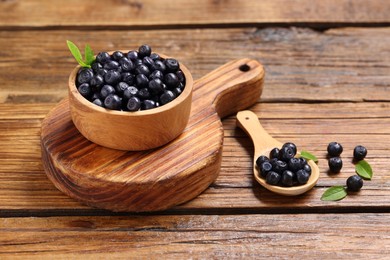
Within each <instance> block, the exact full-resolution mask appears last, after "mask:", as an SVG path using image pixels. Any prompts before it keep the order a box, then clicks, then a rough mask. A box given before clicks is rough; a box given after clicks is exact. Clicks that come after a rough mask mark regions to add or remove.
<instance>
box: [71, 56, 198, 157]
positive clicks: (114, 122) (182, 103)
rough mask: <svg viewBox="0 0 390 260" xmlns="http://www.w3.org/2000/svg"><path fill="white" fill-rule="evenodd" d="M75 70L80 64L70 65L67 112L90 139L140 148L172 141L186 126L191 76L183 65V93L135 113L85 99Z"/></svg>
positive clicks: (189, 102)
mask: <svg viewBox="0 0 390 260" xmlns="http://www.w3.org/2000/svg"><path fill="white" fill-rule="evenodd" d="M161 56H162V57H163V58H166V56H163V55H161ZM79 69H80V66H77V67H76V68H74V69H73V71H72V73H71V74H70V76H69V105H70V113H71V117H72V121H73V123H74V125H75V126H76V128H77V129H78V130H79V131H80V133H81V134H82V135H83V136H84V137H85V138H87V139H88V140H90V141H91V142H94V143H96V144H99V145H101V146H104V147H107V148H113V149H118V150H128V151H141V150H147V149H153V148H156V147H159V146H162V145H164V144H166V143H168V142H170V141H172V140H173V139H175V138H176V137H177V136H179V135H180V134H181V133H182V132H183V130H184V128H185V127H186V125H187V123H188V119H189V116H190V110H191V102H192V90H193V79H192V75H191V73H190V71H189V70H188V69H187V68H186V67H185V66H184V65H183V64H180V69H181V70H182V71H183V73H184V76H185V79H186V85H185V87H184V90H183V92H182V93H181V94H180V95H179V96H178V97H177V98H176V99H174V100H173V101H171V102H169V103H167V104H165V105H163V106H161V107H158V108H153V109H150V110H142V111H136V112H129V111H117V110H110V109H106V108H103V107H100V106H97V105H95V104H93V103H91V102H90V101H88V100H87V99H85V98H84V97H83V96H82V95H81V94H80V93H79V91H78V90H77V87H76V76H77V72H78V70H79Z"/></svg>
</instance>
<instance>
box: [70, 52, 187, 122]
mask: <svg viewBox="0 0 390 260" xmlns="http://www.w3.org/2000/svg"><path fill="white" fill-rule="evenodd" d="M113 52H114V51H111V52H108V53H110V54H112V53H113ZM122 52H124V53H125V52H128V51H122ZM158 54H159V55H160V57H163V58H164V59H168V58H171V57H170V56H167V55H164V54H161V53H158ZM179 64H180V69H181V70H182V71H183V74H184V76H185V79H186V84H185V86H184V90H183V92H182V93H181V94H180V95H179V96H178V97H177V98H175V99H174V100H172V101H171V102H169V103H167V104H165V105H162V106H160V107H157V108H152V109H148V110H138V111H133V112H132V111H123V110H112V109H108V108H104V107H101V106H98V105H95V104H93V103H92V102H90V101H89V100H87V99H86V98H85V97H83V96H82V95H81V94H80V92H79V91H78V90H77V87H76V76H77V72H78V71H79V69H80V68H82V66H81V65H77V66H76V67H75V68H74V69H73V70H72V72H71V73H70V75H69V80H68V89H69V94H70V95H72V96H73V97H74V98H75V99H77V101H78V102H80V103H81V104H82V105H84V106H87V107H88V108H90V109H92V110H94V111H96V112H99V113H106V114H110V115H116V116H130V117H138V116H146V115H153V114H159V113H162V112H165V111H167V110H171V109H173V108H174V107H175V106H176V105H178V104H180V103H182V102H183V101H184V100H186V99H187V98H188V96H191V94H192V90H193V86H194V80H193V78H192V75H191V72H190V71H189V70H188V68H187V67H186V66H185V65H184V64H183V63H181V62H180V63H179Z"/></svg>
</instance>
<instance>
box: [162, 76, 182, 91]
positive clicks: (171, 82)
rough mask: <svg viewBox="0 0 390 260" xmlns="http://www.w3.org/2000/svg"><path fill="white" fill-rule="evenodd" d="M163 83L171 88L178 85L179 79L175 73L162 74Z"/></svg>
mask: <svg viewBox="0 0 390 260" xmlns="http://www.w3.org/2000/svg"><path fill="white" fill-rule="evenodd" d="M164 83H165V84H166V85H167V87H168V88H171V89H173V88H177V87H178V86H179V83H180V81H179V79H178V78H177V76H176V74H175V73H168V74H166V75H165V76H164Z"/></svg>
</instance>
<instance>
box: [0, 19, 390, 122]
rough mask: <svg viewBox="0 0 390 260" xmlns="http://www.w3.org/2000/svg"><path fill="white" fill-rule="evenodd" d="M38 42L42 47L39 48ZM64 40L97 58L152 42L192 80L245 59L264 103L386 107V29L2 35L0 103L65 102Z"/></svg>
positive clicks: (389, 80)
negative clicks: (259, 78)
mask: <svg viewBox="0 0 390 260" xmlns="http://www.w3.org/2000/svg"><path fill="white" fill-rule="evenodd" d="M40 35H44V36H45V41H43V42H42V41H40V39H41V36H40ZM67 39H70V40H72V41H74V42H75V43H77V44H79V45H81V46H83V45H84V44H85V43H90V44H91V45H92V48H93V49H94V50H95V51H102V50H115V49H131V48H135V46H139V45H140V44H142V43H145V42H146V43H150V44H151V46H153V48H154V49H155V50H156V51H158V52H161V53H168V54H170V55H172V56H174V57H177V59H179V60H180V61H182V62H183V63H184V64H186V66H187V67H188V68H189V70H190V71H191V73H192V74H193V77H194V79H199V78H200V77H202V76H204V75H206V74H207V73H208V72H210V71H212V70H214V69H216V68H217V67H219V66H221V65H223V64H224V63H226V62H228V61H230V60H234V59H237V58H241V57H249V58H252V59H255V60H258V61H260V62H261V63H262V64H263V65H264V67H265V70H266V72H267V78H266V79H265V86H266V87H265V88H264V92H263V94H262V99H261V101H263V102H322V103H323V102H338V101H342V102H362V101H371V102H372V101H389V100H390V96H389V95H388V87H389V85H390V76H389V73H388V72H389V70H390V66H389V64H390V50H389V48H388V46H389V45H390V29H389V28H387V27H384V28H342V29H331V30H327V31H325V32H323V33H321V32H317V31H313V30H310V29H303V28H272V27H271V28H264V29H257V28H245V29H242V28H240V29H192V30H151V31H127V30H124V31H108V30H103V31H91V32H88V34H86V33H85V32H84V31H72V30H61V31H55V30H54V31H51V30H44V31H41V32H40V33H39V34H37V33H31V32H29V31H16V32H15V31H12V32H10V31H0V46H4V48H3V50H1V51H0V54H1V55H0V66H1V70H0V78H1V79H2V80H1V81H0V102H2V103H4V102H8V103H18V104H19V103H28V102H29V103H34V102H59V101H60V100H61V99H62V98H64V97H65V96H66V95H67V80H68V77H69V74H70V72H71V70H72V69H73V68H74V66H75V65H76V61H75V60H74V59H73V58H72V56H71V54H70V53H69V51H68V50H67V47H66V43H65V42H66V40H67ZM227 39H229V40H227ZM32 42H39V43H40V44H31V43H32ZM53 57H55V59H53ZM37 64H39V66H37ZM20 68H23V73H20ZM61 82H62V83H61ZM15 86H23V88H20V87H15ZM333 111H334V109H333ZM278 116H280V115H278Z"/></svg>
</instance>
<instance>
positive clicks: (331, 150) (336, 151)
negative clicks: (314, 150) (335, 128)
mask: <svg viewBox="0 0 390 260" xmlns="http://www.w3.org/2000/svg"><path fill="white" fill-rule="evenodd" d="M327 150H328V155H329V156H330V157H337V156H340V154H341V153H342V152H343V146H342V145H341V144H339V143H337V142H330V143H329V144H328V148H327Z"/></svg>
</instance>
